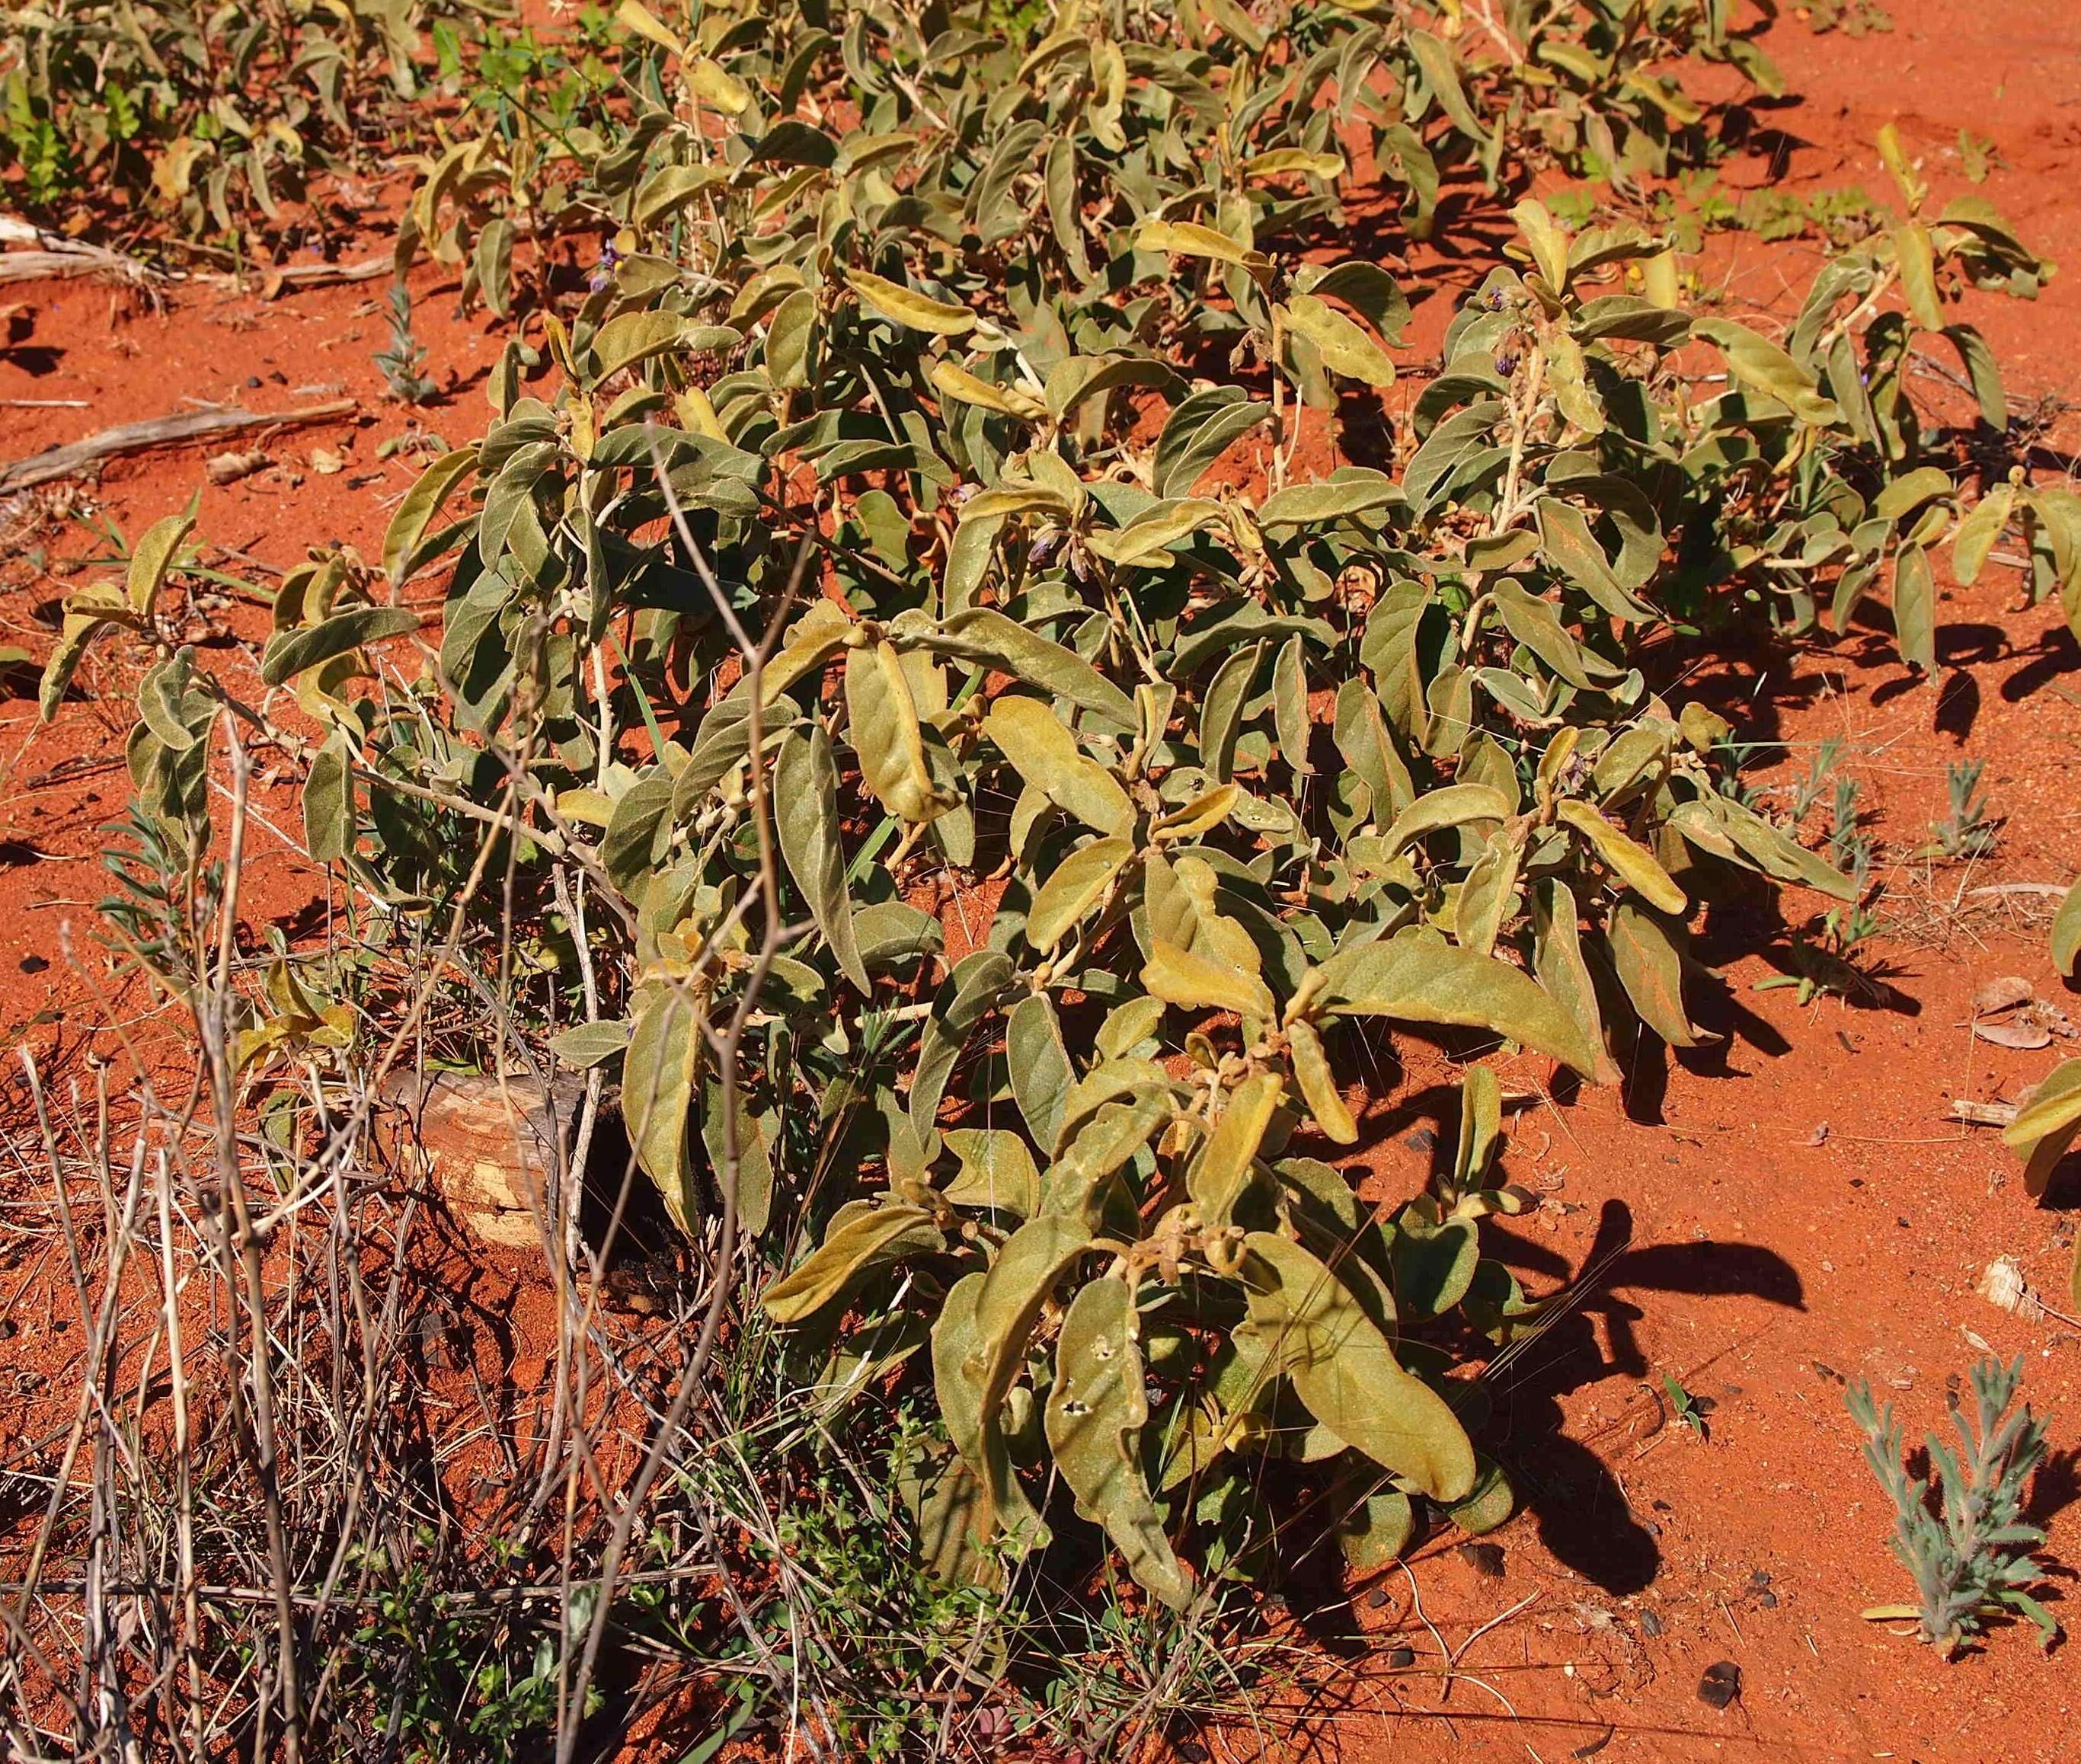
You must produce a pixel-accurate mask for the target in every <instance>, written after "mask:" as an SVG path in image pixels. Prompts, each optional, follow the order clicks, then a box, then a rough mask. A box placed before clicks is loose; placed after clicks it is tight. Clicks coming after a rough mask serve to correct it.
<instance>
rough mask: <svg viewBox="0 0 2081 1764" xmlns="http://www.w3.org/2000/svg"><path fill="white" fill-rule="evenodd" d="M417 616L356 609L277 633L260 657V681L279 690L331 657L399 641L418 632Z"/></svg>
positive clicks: (381, 609) (398, 609) (401, 611)
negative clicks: (314, 623)
mask: <svg viewBox="0 0 2081 1764" xmlns="http://www.w3.org/2000/svg"><path fill="white" fill-rule="evenodd" d="M419 624H420V615H418V613H416V612H414V611H413V610H412V609H411V608H410V607H355V608H353V609H352V610H351V611H347V612H340V613H334V615H333V616H332V617H331V618H330V619H328V620H326V621H325V623H324V624H318V625H306V626H305V627H303V628H301V629H299V630H295V631H278V632H275V635H274V636H271V637H270V638H269V639H268V640H267V649H265V650H264V651H263V652H262V654H261V657H260V678H261V681H262V683H263V684H265V685H267V686H281V685H284V684H285V683H287V682H288V681H290V680H293V679H294V678H296V676H297V675H298V674H306V673H309V671H310V670H311V669H313V668H315V667H318V666H322V665H323V664H324V663H326V662H330V661H331V660H332V659H333V658H334V657H335V656H342V655H351V654H352V653H354V651H355V650H356V649H359V648H360V647H361V646H362V645H364V644H366V643H376V642H380V641H382V640H383V639H384V638H385V637H399V636H404V635H405V633H406V632H409V631H417V630H418V628H419Z"/></svg>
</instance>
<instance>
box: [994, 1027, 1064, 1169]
mask: <svg viewBox="0 0 2081 1764" xmlns="http://www.w3.org/2000/svg"><path fill="white" fill-rule="evenodd" d="M1004 1063H1005V1069H1006V1071H1007V1073H1008V1074H1009V1075H1010V1077H1011V1094H1012V1098H1013V1100H1014V1101H1015V1102H1016V1103H1018V1105H1019V1113H1020V1114H1021V1115H1024V1117H1025V1119H1026V1124H1027V1126H1028V1128H1030V1129H1031V1130H1032V1134H1033V1136H1034V1138H1035V1139H1036V1140H1039V1141H1040V1144H1042V1145H1053V1144H1054V1143H1055V1132H1056V1128H1057V1127H1058V1126H1059V1125H1060V1124H1061V1122H1062V1103H1063V1100H1064V1098H1066V1097H1067V1096H1068V1095H1069V1094H1070V1087H1071V1086H1073V1085H1074V1084H1075V1083H1076V1082H1077V1073H1076V1069H1075V1068H1074V1066H1072V1065H1070V1051H1069V1049H1068V1048H1066V1047H1064V1046H1063V1045H1062V1023H1061V1022H1060V1020H1059V1019H1057V1017H1056V1015H1055V1006H1054V1003H1053V1001H1052V1000H1051V999H1050V998H1049V997H1048V995H1047V994H1046V993H1041V992H1035V993H1028V994H1027V995H1026V996H1025V997H1024V998H1022V999H1020V1000H1019V1002H1018V1003H1017V1004H1015V1005H1014V1006H1012V1007H1011V1010H1010V1011H1009V1012H1008V1013H1007V1015H1006V1018H1005V1025H1004Z"/></svg>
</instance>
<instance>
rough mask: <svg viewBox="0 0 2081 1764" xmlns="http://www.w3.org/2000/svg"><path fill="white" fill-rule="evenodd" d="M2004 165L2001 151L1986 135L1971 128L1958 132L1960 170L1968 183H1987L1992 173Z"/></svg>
mask: <svg viewBox="0 0 2081 1764" xmlns="http://www.w3.org/2000/svg"><path fill="white" fill-rule="evenodd" d="M2001 163H2002V155H2001V150H2000V149H1999V148H1997V147H1996V146H1995V144H1994V143H1993V142H1992V141H1990V140H1988V139H1987V137H1986V136H1985V135H1976V134H1974V132H1972V130H1971V129H1970V128H1961V129H1960V130H1959V131H1958V169H1959V170H1961V171H1962V172H1964V173H1965V181H1966V182H1967V183H1986V181H1987V175H1988V174H1989V173H1990V172H1991V171H1993V170H1994V169H1995V167H1996V166H1999V165H2000V164H2001Z"/></svg>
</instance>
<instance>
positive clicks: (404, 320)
mask: <svg viewBox="0 0 2081 1764" xmlns="http://www.w3.org/2000/svg"><path fill="white" fill-rule="evenodd" d="M426 365H427V351H426V350H425V349H424V348H423V346H421V345H420V344H419V343H418V342H415V341H414V338H413V336H412V296H411V295H410V292H407V290H406V287H405V284H404V283H402V282H398V283H394V284H393V286H392V288H391V289H390V346H389V348H388V349H383V350H378V351H376V366H377V367H380V368H381V369H382V370H383V379H384V383H385V384H387V385H388V386H389V388H390V396H391V397H393V398H395V399H397V401H399V402H400V403H402V404H408V405H423V404H431V403H432V402H433V401H434V399H435V397H437V396H438V395H439V392H440V388H439V387H438V386H437V385H435V384H434V382H433V381H432V380H429V379H428V378H427V376H426V374H425V373H424V372H423V369H424V368H425V367H426Z"/></svg>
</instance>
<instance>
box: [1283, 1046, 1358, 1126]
mask: <svg viewBox="0 0 2081 1764" xmlns="http://www.w3.org/2000/svg"><path fill="white" fill-rule="evenodd" d="M1286 1051H1287V1056H1288V1057H1289V1059H1290V1060H1291V1061H1292V1062H1293V1081H1294V1082H1295V1083H1296V1084H1297V1085H1298V1086H1300V1089H1301V1099H1302V1100H1303V1101H1304V1102H1305V1103H1307V1105H1308V1112H1309V1113H1310V1115H1314V1118H1315V1124H1316V1125H1317V1126H1318V1127H1319V1128H1322V1131H1323V1132H1324V1133H1326V1134H1327V1135H1328V1136H1329V1137H1331V1139H1333V1140H1335V1141H1336V1142H1337V1143H1338V1144H1339V1145H1356V1144H1357V1143H1358V1137H1359V1128H1358V1123H1357V1122H1356V1120H1354V1119H1352V1111H1351V1109H1350V1107H1349V1106H1348V1105H1347V1103H1345V1101H1344V1098H1343V1094H1342V1093H1341V1092H1340V1091H1339V1090H1338V1089H1337V1079H1336V1074H1335V1072H1333V1071H1332V1070H1331V1067H1330V1056H1329V1054H1328V1052H1326V1050H1325V1049H1324V1048H1323V1046H1322V1036H1321V1035H1319V1034H1318V1033H1317V1032H1316V1029H1315V1026H1314V1024H1313V1023H1310V1022H1308V1021H1307V1020H1306V1019H1305V1018H1304V1019H1298V1020H1297V1021H1295V1022H1293V1023H1289V1024H1288V1025H1287V1028H1286Z"/></svg>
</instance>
